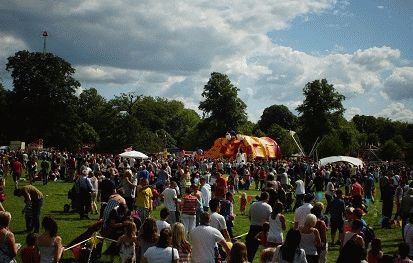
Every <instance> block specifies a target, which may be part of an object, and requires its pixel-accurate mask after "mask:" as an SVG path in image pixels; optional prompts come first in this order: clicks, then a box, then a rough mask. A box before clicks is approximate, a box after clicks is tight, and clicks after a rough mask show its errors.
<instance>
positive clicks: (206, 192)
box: [201, 184, 211, 207]
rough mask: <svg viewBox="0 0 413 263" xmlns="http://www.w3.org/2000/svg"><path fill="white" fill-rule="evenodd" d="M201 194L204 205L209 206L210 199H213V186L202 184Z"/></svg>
mask: <svg viewBox="0 0 413 263" xmlns="http://www.w3.org/2000/svg"><path fill="white" fill-rule="evenodd" d="M201 194H202V195H201V196H202V203H203V204H204V206H206V207H209V201H210V200H211V186H210V185H209V184H205V185H204V186H202V187H201Z"/></svg>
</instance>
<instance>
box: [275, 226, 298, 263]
mask: <svg viewBox="0 0 413 263" xmlns="http://www.w3.org/2000/svg"><path fill="white" fill-rule="evenodd" d="M300 241H301V234H300V231H298V230H295V229H292V228H291V229H290V230H288V232H287V235H286V237H285V241H284V245H282V246H281V248H280V252H281V258H282V259H283V260H285V261H287V262H293V260H294V256H295V253H296V251H297V249H298V248H299V245H300Z"/></svg>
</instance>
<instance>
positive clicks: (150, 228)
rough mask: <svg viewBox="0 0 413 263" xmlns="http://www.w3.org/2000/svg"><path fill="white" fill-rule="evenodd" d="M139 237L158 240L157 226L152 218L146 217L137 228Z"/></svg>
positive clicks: (148, 240)
mask: <svg viewBox="0 0 413 263" xmlns="http://www.w3.org/2000/svg"><path fill="white" fill-rule="evenodd" d="M139 237H141V238H142V239H143V240H145V241H146V242H155V241H157V240H158V227H157V226H156V221H155V219H153V218H150V217H149V218H147V219H146V220H145V221H144V222H143V225H142V226H141V228H140V229H139Z"/></svg>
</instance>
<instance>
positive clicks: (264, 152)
mask: <svg viewBox="0 0 413 263" xmlns="http://www.w3.org/2000/svg"><path fill="white" fill-rule="evenodd" d="M239 153H245V154H246V156H247V159H249V160H252V159H256V158H258V159H259V158H261V159H278V158H280V157H281V150H280V147H279V145H278V144H277V142H276V141H274V140H273V139H271V138H269V137H261V138H258V137H251V136H247V135H241V134H238V135H237V136H236V137H233V138H231V139H230V140H228V139H227V138H218V139H216V140H215V142H214V145H213V146H212V147H211V149H209V150H208V151H206V152H205V153H204V155H203V157H204V158H211V159H217V158H228V159H235V158H236V157H237V154H239Z"/></svg>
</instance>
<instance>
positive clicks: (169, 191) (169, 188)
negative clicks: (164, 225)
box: [161, 181, 178, 224]
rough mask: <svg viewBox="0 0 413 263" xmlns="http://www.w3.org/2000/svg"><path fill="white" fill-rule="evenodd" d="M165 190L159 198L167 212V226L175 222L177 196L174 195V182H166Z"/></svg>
mask: <svg viewBox="0 0 413 263" xmlns="http://www.w3.org/2000/svg"><path fill="white" fill-rule="evenodd" d="M165 186H166V188H165V190H163V192H162V193H161V198H163V203H164V205H165V207H166V208H168V210H169V215H168V218H167V220H166V221H167V222H168V223H169V224H174V223H175V222H176V211H177V210H176V208H177V207H176V202H177V201H178V194H177V193H176V190H175V188H176V182H175V181H172V182H166V185H165Z"/></svg>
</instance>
